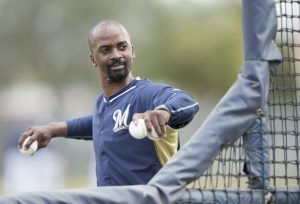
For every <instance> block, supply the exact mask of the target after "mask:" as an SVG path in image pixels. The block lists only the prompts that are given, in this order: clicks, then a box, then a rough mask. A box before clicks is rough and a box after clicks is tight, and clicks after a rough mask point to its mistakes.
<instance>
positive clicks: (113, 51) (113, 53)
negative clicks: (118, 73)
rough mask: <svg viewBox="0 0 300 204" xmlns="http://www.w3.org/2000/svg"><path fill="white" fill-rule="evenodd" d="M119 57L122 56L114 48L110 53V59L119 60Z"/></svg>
mask: <svg viewBox="0 0 300 204" xmlns="http://www.w3.org/2000/svg"><path fill="white" fill-rule="evenodd" d="M121 57H122V55H121V54H120V52H119V50H118V49H116V48H114V49H113V50H112V51H111V55H110V59H120V58H121Z"/></svg>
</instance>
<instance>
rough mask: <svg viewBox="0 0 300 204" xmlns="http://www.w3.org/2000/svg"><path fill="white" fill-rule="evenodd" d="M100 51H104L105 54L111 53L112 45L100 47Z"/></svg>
mask: <svg viewBox="0 0 300 204" xmlns="http://www.w3.org/2000/svg"><path fill="white" fill-rule="evenodd" d="M99 52H100V53H103V54H106V53H109V52H110V47H108V46H101V47H100V49H99Z"/></svg>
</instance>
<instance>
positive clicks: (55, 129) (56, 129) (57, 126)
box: [47, 121, 68, 138]
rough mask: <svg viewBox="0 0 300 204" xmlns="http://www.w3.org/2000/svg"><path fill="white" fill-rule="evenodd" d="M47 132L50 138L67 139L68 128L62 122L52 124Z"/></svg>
mask: <svg viewBox="0 0 300 204" xmlns="http://www.w3.org/2000/svg"><path fill="white" fill-rule="evenodd" d="M47 126H48V128H49V131H50V132H51V138H54V137H67V135H68V127H67V123H66V122H65V121H63V122H52V123H49V124H48V125H47Z"/></svg>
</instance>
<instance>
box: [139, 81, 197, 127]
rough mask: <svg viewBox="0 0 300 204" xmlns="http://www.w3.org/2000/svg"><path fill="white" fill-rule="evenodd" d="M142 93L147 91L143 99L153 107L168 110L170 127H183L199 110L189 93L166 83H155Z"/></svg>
mask: <svg viewBox="0 0 300 204" xmlns="http://www.w3.org/2000/svg"><path fill="white" fill-rule="evenodd" d="M144 93H147V94H145V97H144V100H147V101H151V102H152V106H153V109H165V110H167V111H169V113H170V114H171V118H170V120H169V122H168V125H169V126H170V127H171V128H175V129H178V128H182V127H185V126H186V125H187V124H189V123H190V122H191V121H192V119H193V118H194V116H195V115H196V113H197V112H198V111H199V105H198V102H197V101H196V100H195V99H194V98H193V97H192V96H191V95H190V94H188V93H186V92H184V91H182V90H180V89H176V88H173V87H171V86H168V85H163V84H156V85H153V86H151V87H148V90H147V91H145V92H144ZM144 103H147V102H146V101H144Z"/></svg>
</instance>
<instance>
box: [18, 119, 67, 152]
mask: <svg viewBox="0 0 300 204" xmlns="http://www.w3.org/2000/svg"><path fill="white" fill-rule="evenodd" d="M66 136H67V124H66V122H53V123H49V124H47V125H40V126H32V127H28V128H27V129H26V130H25V131H24V132H23V133H22V134H21V136H20V139H19V141H18V146H19V148H20V149H21V148H22V144H23V142H24V141H25V139H26V138H27V137H30V139H29V140H28V142H27V144H26V145H25V148H28V147H29V146H30V145H31V144H32V143H33V141H35V140H37V141H38V149H40V148H43V147H46V146H47V145H48V144H49V142H50V140H51V139H52V138H54V137H66Z"/></svg>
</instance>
